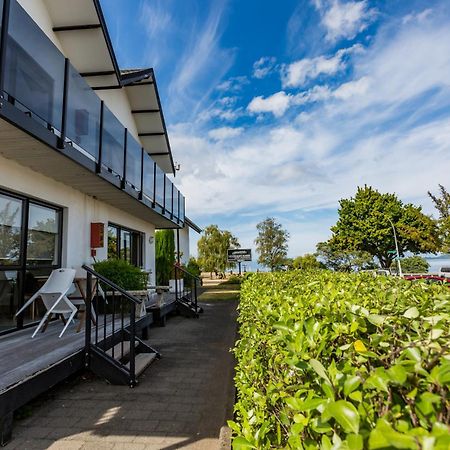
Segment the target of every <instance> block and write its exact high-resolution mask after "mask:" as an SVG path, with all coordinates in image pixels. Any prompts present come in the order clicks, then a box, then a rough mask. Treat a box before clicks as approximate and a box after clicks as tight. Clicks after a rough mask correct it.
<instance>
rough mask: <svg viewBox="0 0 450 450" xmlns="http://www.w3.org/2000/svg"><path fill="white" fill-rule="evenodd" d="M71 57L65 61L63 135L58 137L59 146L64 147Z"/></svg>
mask: <svg viewBox="0 0 450 450" xmlns="http://www.w3.org/2000/svg"><path fill="white" fill-rule="evenodd" d="M69 64H70V61H69V58H66V59H65V61H64V88H63V104H62V117H61V136H60V137H59V139H58V148H61V149H63V148H64V147H65V146H66V129H67V105H68V97H69V68H70V65H69Z"/></svg>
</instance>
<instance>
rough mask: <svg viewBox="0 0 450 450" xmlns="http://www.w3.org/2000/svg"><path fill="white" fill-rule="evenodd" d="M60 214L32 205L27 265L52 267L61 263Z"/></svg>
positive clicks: (29, 220)
mask: <svg viewBox="0 0 450 450" xmlns="http://www.w3.org/2000/svg"><path fill="white" fill-rule="evenodd" d="M58 244H59V213H58V211H56V210H54V209H52V208H48V207H46V206H41V205H35V204H31V203H30V207H29V215H28V247H27V265H29V266H52V265H57V264H58V262H59V245H58Z"/></svg>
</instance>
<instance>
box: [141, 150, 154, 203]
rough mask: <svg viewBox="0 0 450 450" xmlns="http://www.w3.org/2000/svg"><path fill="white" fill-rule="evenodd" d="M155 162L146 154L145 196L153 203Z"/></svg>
mask: <svg viewBox="0 0 450 450" xmlns="http://www.w3.org/2000/svg"><path fill="white" fill-rule="evenodd" d="M154 165H155V163H154V161H153V159H152V158H151V157H150V156H149V155H148V153H146V152H144V194H145V195H146V196H147V197H148V198H149V199H150V200H152V201H153V180H154Z"/></svg>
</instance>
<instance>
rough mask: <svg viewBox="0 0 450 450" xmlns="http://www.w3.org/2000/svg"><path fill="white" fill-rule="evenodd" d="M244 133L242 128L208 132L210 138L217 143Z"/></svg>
mask: <svg viewBox="0 0 450 450" xmlns="http://www.w3.org/2000/svg"><path fill="white" fill-rule="evenodd" d="M243 131H244V128H242V127H236V128H233V127H220V128H214V129H212V130H210V131H209V132H208V136H209V137H210V138H211V139H213V140H215V141H223V140H225V139H231V138H234V137H237V136H239V135H240V134H242V132H243Z"/></svg>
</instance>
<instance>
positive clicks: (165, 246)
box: [155, 230, 175, 286]
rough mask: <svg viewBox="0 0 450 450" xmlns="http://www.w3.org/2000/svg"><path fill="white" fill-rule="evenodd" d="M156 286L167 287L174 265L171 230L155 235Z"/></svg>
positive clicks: (160, 231) (159, 231)
mask: <svg viewBox="0 0 450 450" xmlns="http://www.w3.org/2000/svg"><path fill="white" fill-rule="evenodd" d="M155 254H156V255H155V262H156V284H157V285H159V286H167V285H168V284H169V280H170V278H171V275H172V271H173V265H174V264H175V236H174V234H173V230H158V231H157V232H156V233H155Z"/></svg>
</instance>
